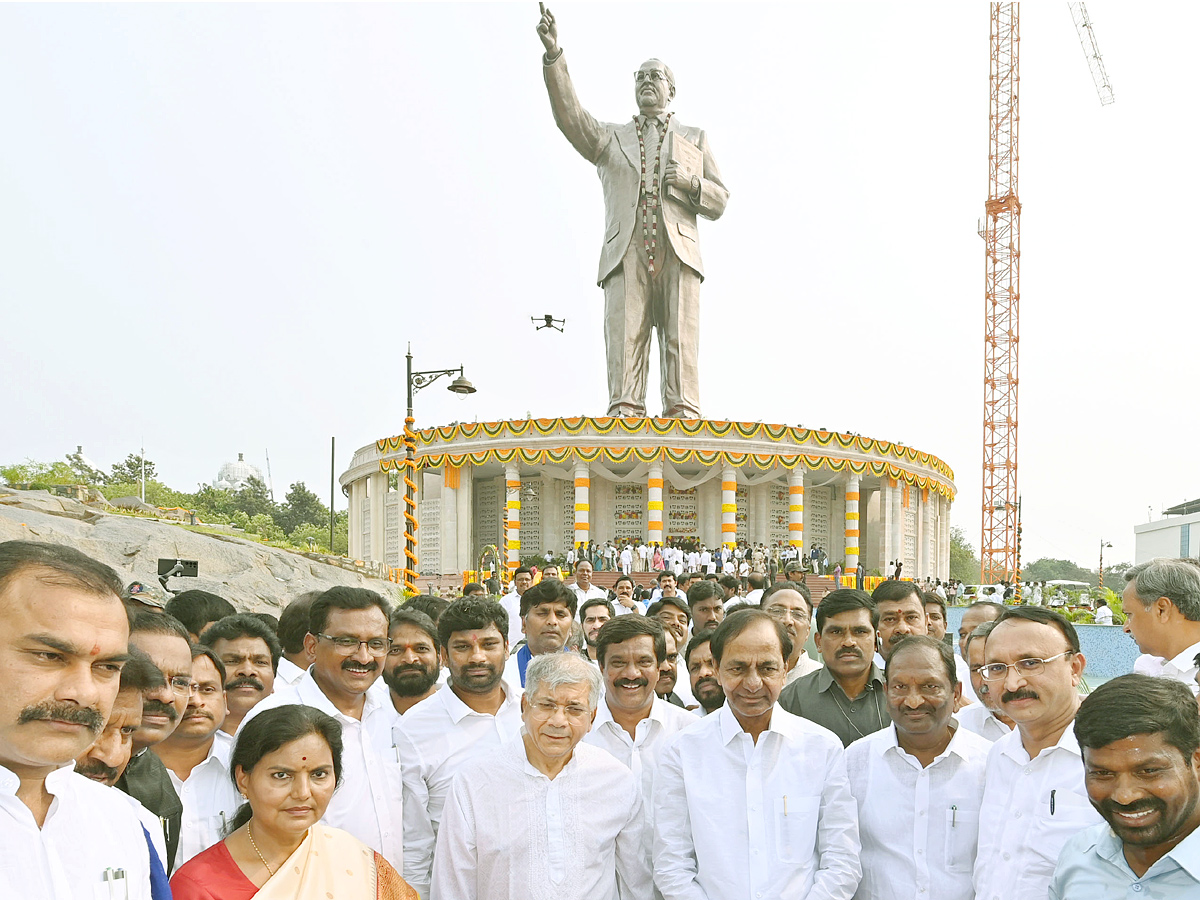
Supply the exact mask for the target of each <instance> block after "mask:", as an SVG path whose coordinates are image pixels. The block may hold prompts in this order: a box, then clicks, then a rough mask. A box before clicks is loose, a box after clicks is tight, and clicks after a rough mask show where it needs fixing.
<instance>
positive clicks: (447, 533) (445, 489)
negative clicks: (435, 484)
mask: <svg viewBox="0 0 1200 900" xmlns="http://www.w3.org/2000/svg"><path fill="white" fill-rule="evenodd" d="M449 468H450V466H446V467H445V468H443V469H442V547H441V551H442V552H441V560H440V562H439V563H438V567H437V573H438V574H439V575H450V574H452V573H453V572H454V571H455V568H456V566H457V565H458V488H456V487H451V484H452V483H453V481H454V478H455V477H457V475H454V476H451V477H447V470H448V469H449Z"/></svg>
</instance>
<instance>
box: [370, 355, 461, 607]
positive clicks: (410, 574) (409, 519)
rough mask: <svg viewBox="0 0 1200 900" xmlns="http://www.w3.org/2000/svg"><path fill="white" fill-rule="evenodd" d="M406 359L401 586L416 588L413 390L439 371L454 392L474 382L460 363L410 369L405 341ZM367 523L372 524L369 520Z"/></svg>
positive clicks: (426, 385)
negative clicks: (450, 366) (450, 378)
mask: <svg viewBox="0 0 1200 900" xmlns="http://www.w3.org/2000/svg"><path fill="white" fill-rule="evenodd" d="M405 359H406V360H407V363H408V376H407V377H406V378H405V379H404V382H405V384H406V385H407V386H408V415H406V416H405V418H404V566H403V572H404V587H405V588H406V589H407V590H410V591H415V590H416V589H417V584H416V579H417V536H416V534H415V532H416V530H417V500H416V495H417V483H416V482H415V481H413V476H415V475H416V469H417V434H416V432H415V431H413V428H412V426H413V423H414V422H415V421H416V420H415V419H413V394H415V393H416V392H417V391H419V390H421V388H423V387H428V386H429V385H431V384H433V383H434V382H435V381H437V380H438V379H439V378H441V377H442V376H443V375H455V374H457V375H458V377H457V378H455V379H454V380H453V381H452V382H450V384H449V385H447V386H446V390H448V391H450V392H451V393H455V394H463V395H465V394H473V393H475V385H473V384H471V382H469V381H467V379H466V378H465V377H464V375H463V367H462V366H459V367H458V368H457V369H430V370H428V371H425V372H414V371H413V358H412V344H409V345H408V353H407V354H406V355H405ZM371 527H372V528H374V527H376V525H375V523H374V522H372V523H371Z"/></svg>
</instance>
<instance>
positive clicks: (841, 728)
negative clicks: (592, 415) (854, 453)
mask: <svg viewBox="0 0 1200 900" xmlns="http://www.w3.org/2000/svg"><path fill="white" fill-rule="evenodd" d="M590 568H591V566H590V561H576V568H575V572H574V578H573V580H571V581H569V582H567V581H564V580H562V579H561V578H554V577H546V572H545V571H543V573H542V578H541V580H540V581H537V582H536V583H534V580H533V578H532V577H530V576H531V573H530V572H528V571H522V570H517V574H516V576H515V577H514V578H513V582H512V590H511V592H509V593H508V594H506V595H504V596H489V595H487V593H486V592H485V591H484V590H483V589H482V587H481V586H478V585H468V586H467V588H466V589H465V590H464V595H463V596H461V597H459V598H456V599H453V600H445V599H441V598H437V597H433V596H428V595H421V596H417V597H413V598H410V599H408V600H407V602H405V603H403V604H402V605H398V606H393V605H392V604H391V603H389V601H388V600H386V599H385V598H384V597H383V596H381V595H380V594H378V593H376V592H374V591H371V590H369V589H366V588H351V587H334V588H330V589H328V590H325V591H322V592H319V593H312V594H306V595H302V596H299V597H296V598H295V599H293V600H292V601H291V602H290V603H288V604H287V605H286V606H285V607H284V608H283V609H282V611H281V612H280V615H279V617H278V619H275V618H274V617H273V616H270V615H266V614H251V613H247V612H238V611H237V610H236V609H235V608H234V607H233V605H232V604H230V603H229V602H228V601H227V600H225V599H223V598H221V597H219V596H216V595H213V594H210V593H206V592H203V591H187V592H184V593H181V594H178V595H175V596H174V597H172V598H171V599H170V600H168V601H167V602H166V604H165V605H160V604H158V603H157V602H155V601H153V600H151V599H150V598H149V596H148V595H147V594H145V593H143V592H139V591H137V590H136V589H130V588H129V587H126V586H124V585H123V584H122V583H121V581H120V579H119V578H118V576H117V574H116V573H115V572H114V571H113V570H112V569H110V568H108V567H107V566H105V565H103V564H101V563H99V562H97V561H95V560H93V559H91V558H89V557H87V556H85V555H84V554H82V553H80V552H79V551H77V550H74V549H71V548H68V547H64V546H60V545H54V544H45V543H33V542H16V541H14V542H8V543H3V544H0V786H2V788H3V789H2V790H0V896H4V897H10V896H11V897H29V898H53V900H67V898H133V900H143V898H153V900H158V898H165V897H170V896H174V897H176V898H179V900H193V898H205V900H241V898H250V897H256V898H262V900H280V898H298V900H333V898H336V900H357V898H364V900H367V898H388V900H392V898H404V900H411V898H416V897H420V898H423V900H428V898H433V900H475V898H480V900H482V898H510V900H518V898H520V900H536V898H542V897H546V898H549V897H555V898H579V900H585V898H586V900H593V898H598V900H658V898H663V900H725V898H747V900H758V898H766V900H772V898H779V900H783V898H804V897H807V898H822V900H824V898H830V900H832V898H843V900H849V898H860V900H876V898H878V900H893V898H895V900H899V898H904V900H912V898H924V897H930V898H939V900H940V898H945V900H957V898H963V900H968V898H979V900H1013V898H1015V900H1035V898H1036V900H1041V898H1047V897H1051V898H1079V900H1084V898H1086V900H1092V898H1098V897H1112V896H1146V897H1155V898H1175V897H1178V898H1187V897H1195V896H1198V895H1200V836H1198V834H1197V832H1196V827H1197V825H1200V712H1198V710H1197V701H1196V697H1195V695H1196V692H1197V691H1198V690H1200V686H1198V685H1197V681H1196V678H1197V672H1198V671H1200V568H1198V567H1197V564H1196V563H1195V562H1194V561H1189V560H1169V559H1160V560H1154V561H1153V562H1150V563H1146V564H1143V565H1139V566H1136V567H1134V568H1132V569H1131V570H1129V572H1127V573H1126V576H1127V581H1126V587H1125V594H1124V609H1125V612H1126V614H1127V615H1128V617H1129V619H1128V623H1127V625H1126V630H1127V631H1128V632H1129V633H1130V634H1131V635H1132V637H1133V639H1134V640H1135V641H1136V642H1137V644H1138V646H1139V647H1140V648H1141V649H1142V650H1143V651H1144V654H1145V656H1144V657H1143V661H1140V662H1139V670H1138V673H1134V674H1129V675H1124V676H1121V677H1118V678H1114V679H1112V680H1111V681H1108V682H1107V683H1105V684H1103V685H1101V686H1100V687H1099V688H1097V689H1096V690H1095V691H1093V692H1092V693H1090V694H1088V695H1087V696H1083V695H1081V693H1080V681H1081V677H1082V674H1083V670H1084V668H1085V665H1086V660H1085V658H1084V655H1083V653H1082V651H1081V647H1080V643H1079V637H1078V634H1077V633H1076V630H1075V628H1074V627H1073V626H1072V624H1071V623H1070V622H1069V621H1068V620H1067V619H1066V618H1064V617H1063V616H1062V615H1061V614H1059V613H1058V612H1056V611H1055V610H1052V609H1048V608H1043V607H1039V606H1033V605H1028V606H1004V605H1002V604H999V603H995V602H993V601H981V602H977V603H975V604H973V605H971V606H969V607H968V608H966V609H965V610H964V612H963V616H962V620H961V625H960V627H959V631H958V635H957V637H958V640H957V641H952V640H951V639H952V638H953V635H948V634H947V622H948V619H947V611H946V598H945V597H943V596H941V595H940V594H939V593H938V592H935V591H922V590H921V586H920V585H918V584H915V583H914V582H911V581H905V580H902V579H898V578H892V579H889V580H885V581H883V582H882V583H880V584H879V585H878V586H877V587H876V588H875V589H874V591H873V592H872V593H871V594H867V593H865V592H864V591H860V590H857V589H851V588H842V589H836V590H833V591H831V592H829V593H827V594H825V595H824V596H823V597H821V598H819V602H817V603H815V604H814V603H813V598H812V597H811V596H810V592H809V589H808V586H807V585H806V583H805V579H804V575H805V572H806V571H807V567H806V566H801V565H799V563H798V561H794V562H793V563H791V564H788V566H786V567H785V568H786V569H787V571H785V577H784V578H782V579H780V580H778V581H773V582H771V581H770V580H769V579H768V578H765V579H763V580H762V581H761V582H760V586H759V587H756V588H754V589H753V590H752V591H751V592H749V593H746V594H745V595H743V593H742V590H743V588H742V587H741V585H740V584H739V582H738V579H737V578H736V577H733V576H731V575H730V574H729V573H722V574H721V575H716V573H697V574H696V576H695V577H690V576H689V575H688V574H687V573H678V575H677V574H676V573H673V572H667V571H665V570H664V571H663V572H661V573H660V577H659V578H658V579H657V586H656V588H655V591H654V594H653V595H652V596H651V597H648V598H646V602H642V601H639V600H638V599H635V597H634V583H633V579H632V578H631V577H630V576H627V575H622V576H620V578H619V579H618V580H617V583H616V585H614V588H613V589H612V591H611V592H610V591H607V590H604V589H603V588H600V587H598V586H597V585H595V584H594V583H593V582H592V581H591V577H590V576H591V574H592V573H591V571H589V570H590ZM708 576H715V577H708ZM681 585H682V586H683V589H681ZM514 623H515V627H514ZM810 636H811V638H812V640H813V643H814V645H815V648H816V651H817V652H816V654H815V655H812V654H810V653H809V652H808V651H807V650H806V649H805V647H806V645H807V644H808V642H809V639H810ZM956 650H957V652H956ZM818 657H819V658H818ZM1142 672H1145V673H1147V674H1140V673H1142Z"/></svg>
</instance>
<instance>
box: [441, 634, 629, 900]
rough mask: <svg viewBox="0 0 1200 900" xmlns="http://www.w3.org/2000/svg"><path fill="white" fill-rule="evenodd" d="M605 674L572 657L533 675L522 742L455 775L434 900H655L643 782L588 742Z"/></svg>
mask: <svg viewBox="0 0 1200 900" xmlns="http://www.w3.org/2000/svg"><path fill="white" fill-rule="evenodd" d="M599 700H600V673H599V672H598V671H597V670H596V668H595V667H594V666H592V665H591V664H590V663H589V662H587V661H585V660H584V659H582V658H581V657H579V656H576V655H575V654H571V653H550V654H543V655H542V656H538V657H535V658H534V659H533V660H532V661H531V662H530V664H529V667H528V669H527V670H526V682H525V694H524V696H523V697H522V701H521V707H522V717H523V720H524V724H525V728H524V731H523V733H522V734H521V736H520V737H518V738H517V739H515V740H513V741H510V742H509V743H507V744H505V745H504V746H503V747H501V748H500V749H499V750H497V751H496V752H494V753H489V754H487V755H486V756H483V757H479V758H477V759H475V760H473V761H472V762H471V763H469V764H468V765H467V766H466V767H464V768H463V769H462V770H461V771H460V772H459V773H458V775H457V776H455V779H454V785H453V787H452V788H451V790H450V797H449V799H448V800H447V802H446V806H445V809H444V810H443V814H442V825H441V828H440V829H439V830H438V840H437V852H436V853H435V855H434V863H433V887H432V898H433V900H645V898H648V897H649V896H650V892H651V879H650V870H649V867H648V866H647V864H646V857H645V852H644V847H643V841H644V838H643V829H644V824H643V823H644V816H643V813H642V800H641V791H640V790H639V787H638V782H637V781H636V779H634V777H633V775H632V773H631V772H630V771H629V769H628V768H626V767H625V766H623V765H622V764H621V763H619V762H617V761H616V760H615V759H614V758H613V757H612V755H611V754H609V753H607V752H606V751H604V750H601V749H599V748H598V747H592V746H590V745H588V744H584V743H581V741H582V738H583V736H584V734H586V733H587V730H588V728H589V727H590V726H591V723H592V719H593V718H594V716H595V714H596V707H597V704H598V703H599Z"/></svg>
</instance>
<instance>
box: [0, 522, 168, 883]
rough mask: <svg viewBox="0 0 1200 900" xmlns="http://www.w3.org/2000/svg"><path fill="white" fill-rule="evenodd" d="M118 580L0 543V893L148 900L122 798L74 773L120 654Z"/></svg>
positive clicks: (133, 823)
mask: <svg viewBox="0 0 1200 900" xmlns="http://www.w3.org/2000/svg"><path fill="white" fill-rule="evenodd" d="M122 589H123V586H122V583H121V579H120V578H119V577H118V576H117V574H116V572H114V571H113V570H112V569H110V568H109V567H108V566H106V565H104V564H102V563H99V562H96V561H95V560H93V559H91V558H89V557H87V556H85V555H84V554H82V553H80V552H79V551H77V550H74V549H71V548H69V547H64V546H59V545H56V544H44V543H35V542H32V541H6V542H4V543H0V896H2V897H5V898H8V897H12V898H29V900H34V898H38V900H40V898H60V897H66V898H74V897H85V898H90V897H100V896H105V894H103V893H101V892H102V891H104V890H105V889H106V888H107V887H109V884H108V883H106V876H109V875H110V874H111V873H113V872H115V870H117V869H120V870H122V873H123V876H122V878H121V885H120V888H121V890H122V897H128V898H130V900H150V898H151V893H150V890H151V889H150V850H149V845H148V844H147V843H146V840H145V836H144V833H143V831H142V826H141V824H140V822H139V821H138V818H137V816H136V815H135V814H134V811H133V809H132V808H131V807H130V804H129V802H128V800H127V799H126V798H124V797H122V796H120V795H119V794H117V793H116V792H114V791H110V790H108V789H107V788H104V787H102V786H100V785H98V784H96V783H95V782H94V781H92V780H90V779H88V778H85V777H83V776H82V775H80V774H78V773H77V772H75V771H74V768H75V758H76V757H77V756H79V755H80V754H81V753H83V752H84V751H85V750H86V749H87V747H88V746H89V745H90V744H92V743H93V742H94V741H95V740H96V738H97V737H98V736H100V735H101V733H102V732H103V730H104V726H105V723H106V721H107V720H108V718H109V716H110V715H111V713H112V708H113V705H114V703H115V701H116V698H117V694H118V691H119V689H120V684H121V669H122V667H123V666H124V664H125V661H126V659H127V657H128V655H129V622H128V619H127V617H126V613H125V608H124V606H123V605H122V603H121V591H122Z"/></svg>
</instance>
